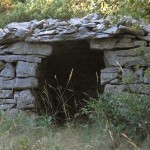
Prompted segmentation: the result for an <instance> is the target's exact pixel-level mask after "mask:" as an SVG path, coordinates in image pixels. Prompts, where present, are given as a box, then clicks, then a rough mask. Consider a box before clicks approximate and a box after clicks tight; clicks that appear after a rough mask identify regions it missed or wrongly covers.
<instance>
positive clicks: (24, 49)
mask: <svg viewBox="0 0 150 150" xmlns="http://www.w3.org/2000/svg"><path fill="white" fill-rule="evenodd" d="M3 53H12V54H17V55H44V56H49V55H50V54H51V53H52V46H51V45H50V44H38V43H36V44H33V43H32V44H30V43H25V42H18V43H15V44H12V45H11V46H9V47H7V48H6V49H4V50H3Z"/></svg>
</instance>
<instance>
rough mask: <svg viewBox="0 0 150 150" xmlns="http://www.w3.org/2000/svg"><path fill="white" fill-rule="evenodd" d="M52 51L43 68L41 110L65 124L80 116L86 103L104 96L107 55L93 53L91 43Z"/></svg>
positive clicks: (71, 43)
mask: <svg viewBox="0 0 150 150" xmlns="http://www.w3.org/2000/svg"><path fill="white" fill-rule="evenodd" d="M52 47H53V54H52V55H51V56H49V57H47V58H46V59H44V60H43V62H42V67H41V77H42V78H41V81H40V88H39V89H40V93H41V94H40V95H41V97H42V98H41V104H40V106H41V108H40V109H41V110H42V109H43V111H44V112H45V113H48V114H50V115H51V116H53V117H58V118H62V119H63V120H64V119H67V117H68V118H71V117H72V116H73V115H74V114H75V113H77V112H78V111H79V109H80V108H81V107H83V106H84V104H85V100H88V99H89V98H90V97H92V98H96V97H97V93H98V92H99V93H102V92H103V86H101V85H100V70H101V69H102V68H104V67H105V66H104V60H103V52H102V51H95V52H93V51H91V50H90V46H89V42H88V41H68V42H61V43H60V42H59V43H54V44H53V45H52Z"/></svg>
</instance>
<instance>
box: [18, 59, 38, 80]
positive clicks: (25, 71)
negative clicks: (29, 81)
mask: <svg viewBox="0 0 150 150" xmlns="http://www.w3.org/2000/svg"><path fill="white" fill-rule="evenodd" d="M16 76H17V77H38V76H39V74H38V64H37V63H29V62H23V61H18V63H17V67H16Z"/></svg>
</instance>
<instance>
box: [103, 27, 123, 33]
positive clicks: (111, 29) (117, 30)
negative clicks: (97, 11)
mask: <svg viewBox="0 0 150 150" xmlns="http://www.w3.org/2000/svg"><path fill="white" fill-rule="evenodd" d="M103 33H106V34H121V30H120V29H119V28H118V27H116V26H113V27H111V28H108V29H107V30H105V31H103Z"/></svg>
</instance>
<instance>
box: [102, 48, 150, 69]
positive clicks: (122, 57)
mask: <svg viewBox="0 0 150 150" xmlns="http://www.w3.org/2000/svg"><path fill="white" fill-rule="evenodd" d="M144 53H145V54H144V55H138V54H137V52H136V49H129V50H117V51H105V52H104V59H105V63H106V64H107V67H111V66H116V67H117V66H119V65H121V66H126V67H129V66H136V65H137V64H139V65H141V66H150V59H149V58H150V47H145V48H144ZM118 63H119V65H118Z"/></svg>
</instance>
